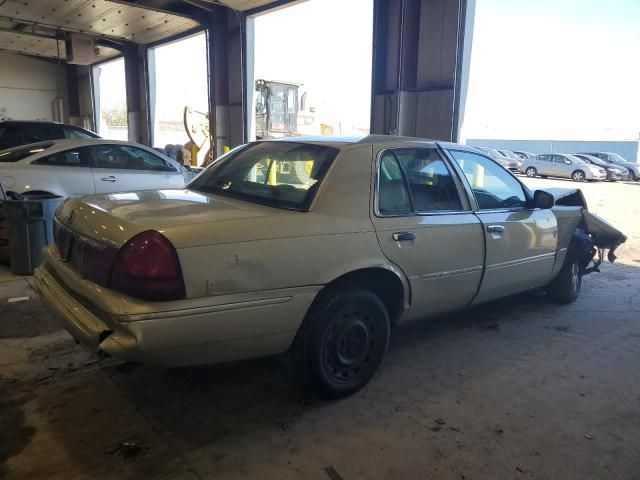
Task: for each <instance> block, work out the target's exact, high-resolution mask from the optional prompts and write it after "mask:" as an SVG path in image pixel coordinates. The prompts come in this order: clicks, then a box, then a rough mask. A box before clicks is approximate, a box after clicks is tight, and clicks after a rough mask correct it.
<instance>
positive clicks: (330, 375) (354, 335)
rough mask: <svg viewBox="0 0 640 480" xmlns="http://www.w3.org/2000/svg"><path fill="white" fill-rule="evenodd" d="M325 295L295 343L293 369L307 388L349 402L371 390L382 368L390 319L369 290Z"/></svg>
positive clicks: (387, 342)
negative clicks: (351, 397) (367, 387)
mask: <svg viewBox="0 0 640 480" xmlns="http://www.w3.org/2000/svg"><path fill="white" fill-rule="evenodd" d="M320 295H321V296H320V297H319V298H318V299H317V301H316V302H315V303H314V305H313V306H312V307H311V309H310V310H309V312H308V314H307V317H306V318H305V320H304V322H303V324H302V326H301V327H300V330H299V331H298V334H297V335H296V338H295V340H294V343H293V348H292V350H291V360H292V362H293V365H292V366H293V370H294V372H295V374H296V377H297V379H298V381H299V382H301V383H302V384H303V386H308V387H311V388H313V389H314V390H315V391H316V392H317V393H319V394H320V395H321V396H324V397H329V398H339V397H345V396H347V395H351V394H352V393H355V392H357V391H358V390H360V389H361V388H362V387H363V386H364V385H366V384H367V382H368V381H369V380H370V379H371V378H372V377H373V375H374V374H375V372H376V370H377V369H378V367H379V366H380V364H381V363H382V360H383V358H384V356H385V354H386V352H387V348H388V346H389V336H390V322H389V315H388V313H387V309H386V308H385V306H384V304H383V303H382V301H381V300H380V298H379V297H378V296H377V295H375V294H374V293H372V292H370V291H369V290H366V289H362V288H346V289H345V290H342V289H340V290H338V289H337V288H334V289H332V290H329V291H327V292H324V293H320Z"/></svg>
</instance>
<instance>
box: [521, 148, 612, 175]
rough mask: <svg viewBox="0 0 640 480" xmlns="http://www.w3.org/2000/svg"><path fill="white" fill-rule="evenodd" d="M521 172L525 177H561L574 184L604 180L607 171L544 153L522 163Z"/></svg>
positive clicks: (582, 162) (564, 157) (566, 157)
mask: <svg viewBox="0 0 640 480" xmlns="http://www.w3.org/2000/svg"><path fill="white" fill-rule="evenodd" d="M520 168H521V170H522V172H523V173H525V174H526V175H527V177H536V176H538V175H540V176H541V177H561V178H570V179H572V180H573V181H574V182H584V181H585V180H605V179H606V178H607V171H606V170H605V169H604V168H601V167H598V166H597V165H591V164H589V163H587V162H585V161H584V160H581V159H579V158H578V157H575V156H573V155H567V154H564V153H545V154H543V155H538V156H536V157H533V158H528V159H526V160H523V161H522V165H521V167H520Z"/></svg>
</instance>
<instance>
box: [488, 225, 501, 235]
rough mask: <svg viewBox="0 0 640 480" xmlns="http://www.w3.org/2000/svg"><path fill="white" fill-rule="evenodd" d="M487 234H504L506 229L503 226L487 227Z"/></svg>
mask: <svg viewBox="0 0 640 480" xmlns="http://www.w3.org/2000/svg"><path fill="white" fill-rule="evenodd" d="M487 232H489V233H504V227H503V226H502V225H487Z"/></svg>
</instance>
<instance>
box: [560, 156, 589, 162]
mask: <svg viewBox="0 0 640 480" xmlns="http://www.w3.org/2000/svg"><path fill="white" fill-rule="evenodd" d="M565 157H567V158H568V159H569V160H571V161H572V162H573V163H589V162H585V161H584V160H583V159H581V158H578V157H576V156H575V155H565Z"/></svg>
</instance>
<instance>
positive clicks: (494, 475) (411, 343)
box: [0, 180, 640, 480]
mask: <svg viewBox="0 0 640 480" xmlns="http://www.w3.org/2000/svg"><path fill="white" fill-rule="evenodd" d="M527 182H528V183H529V184H531V185H532V186H534V187H535V186H541V185H554V186H575V184H572V183H570V182H561V181H553V180H527ZM581 187H582V188H583V190H584V192H585V194H586V196H587V198H588V200H589V202H590V207H591V209H592V210H593V211H595V212H597V213H600V214H602V215H604V216H606V217H607V218H608V219H609V220H611V221H612V222H613V223H615V224H617V225H618V226H620V227H624V229H625V231H626V233H628V234H629V236H630V239H629V241H628V243H627V244H626V245H625V246H624V247H623V248H621V249H620V252H619V253H620V260H619V263H617V264H615V265H606V266H605V267H604V268H603V269H602V273H601V274H593V275H590V276H588V277H586V278H585V282H584V287H583V292H582V296H581V298H580V299H579V301H578V302H576V303H575V304H573V305H570V306H559V305H555V304H552V303H549V302H548V301H547V300H546V298H545V297H544V296H542V295H539V294H525V295H520V296H517V297H513V298H510V299H507V300H503V301H500V302H497V303H493V304H490V305H486V306H483V307H481V308H478V309H475V310H473V311H469V312H466V313H463V314H458V315H454V316H450V317H447V318H440V319H436V320H433V321H431V322H417V323H414V324H411V325H408V326H406V327H404V328H401V329H399V330H397V331H396V332H395V335H394V337H393V340H392V346H391V348H390V351H389V354H388V356H387V359H386V361H385V363H384V365H383V368H382V370H381V372H380V373H379V374H378V375H377V376H376V377H375V378H374V380H373V381H372V382H371V384H370V385H369V386H368V387H367V388H366V389H365V390H363V391H362V392H360V393H358V394H356V395H354V396H353V397H351V398H348V399H345V400H341V401H337V402H320V401H317V400H315V399H313V398H308V397H306V396H305V395H304V394H303V393H301V392H300V391H298V390H296V389H295V388H294V387H293V386H292V384H291V383H290V379H289V374H288V371H287V368H286V363H285V361H284V360H283V359H281V358H271V359H265V360H259V361H252V362H244V363H237V364H231V365H219V366H213V367H200V368H189V369H176V370H170V369H164V368H157V367H145V366H142V367H132V366H130V365H127V364H121V363H119V362H117V361H114V360H106V361H102V362H100V363H98V362H97V361H96V359H95V358H94V357H92V356H91V355H90V354H88V353H86V352H85V351H84V350H83V349H82V348H80V347H78V346H76V345H75V344H74V343H73V341H72V340H71V337H70V336H69V335H68V334H67V333H66V332H64V331H61V330H60V329H59V328H58V326H57V324H56V323H55V322H54V321H53V320H52V318H51V317H50V316H49V314H48V313H47V312H46V311H45V310H44V309H43V307H42V305H41V304H40V302H39V301H38V300H37V298H36V297H35V295H34V292H33V290H32V289H31V287H30V285H29V281H30V280H29V278H17V277H14V276H12V275H10V274H9V273H8V272H7V270H6V269H0V352H1V354H0V478H7V479H65V480H71V479H84V478H86V479H105V478H117V479H151V478H154V479H155V478H161V479H183V478H184V479H205V478H206V479H212V478H220V479H234V478H245V479H263V478H268V479H278V480H280V479H289V478H296V479H297V478H304V479H322V480H336V479H344V480H351V479H414V478H416V479H418V478H419V479H429V478H437V479H502V478H505V479H511V478H538V479H585V478H602V479H616V480H618V479H632V478H640V428H638V425H640V369H639V368H638V365H639V364H640V315H639V312H640V222H638V219H639V218H640V184H583V185H581ZM17 297H29V299H28V300H25V301H20V302H11V303H8V300H9V299H15V298H17Z"/></svg>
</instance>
